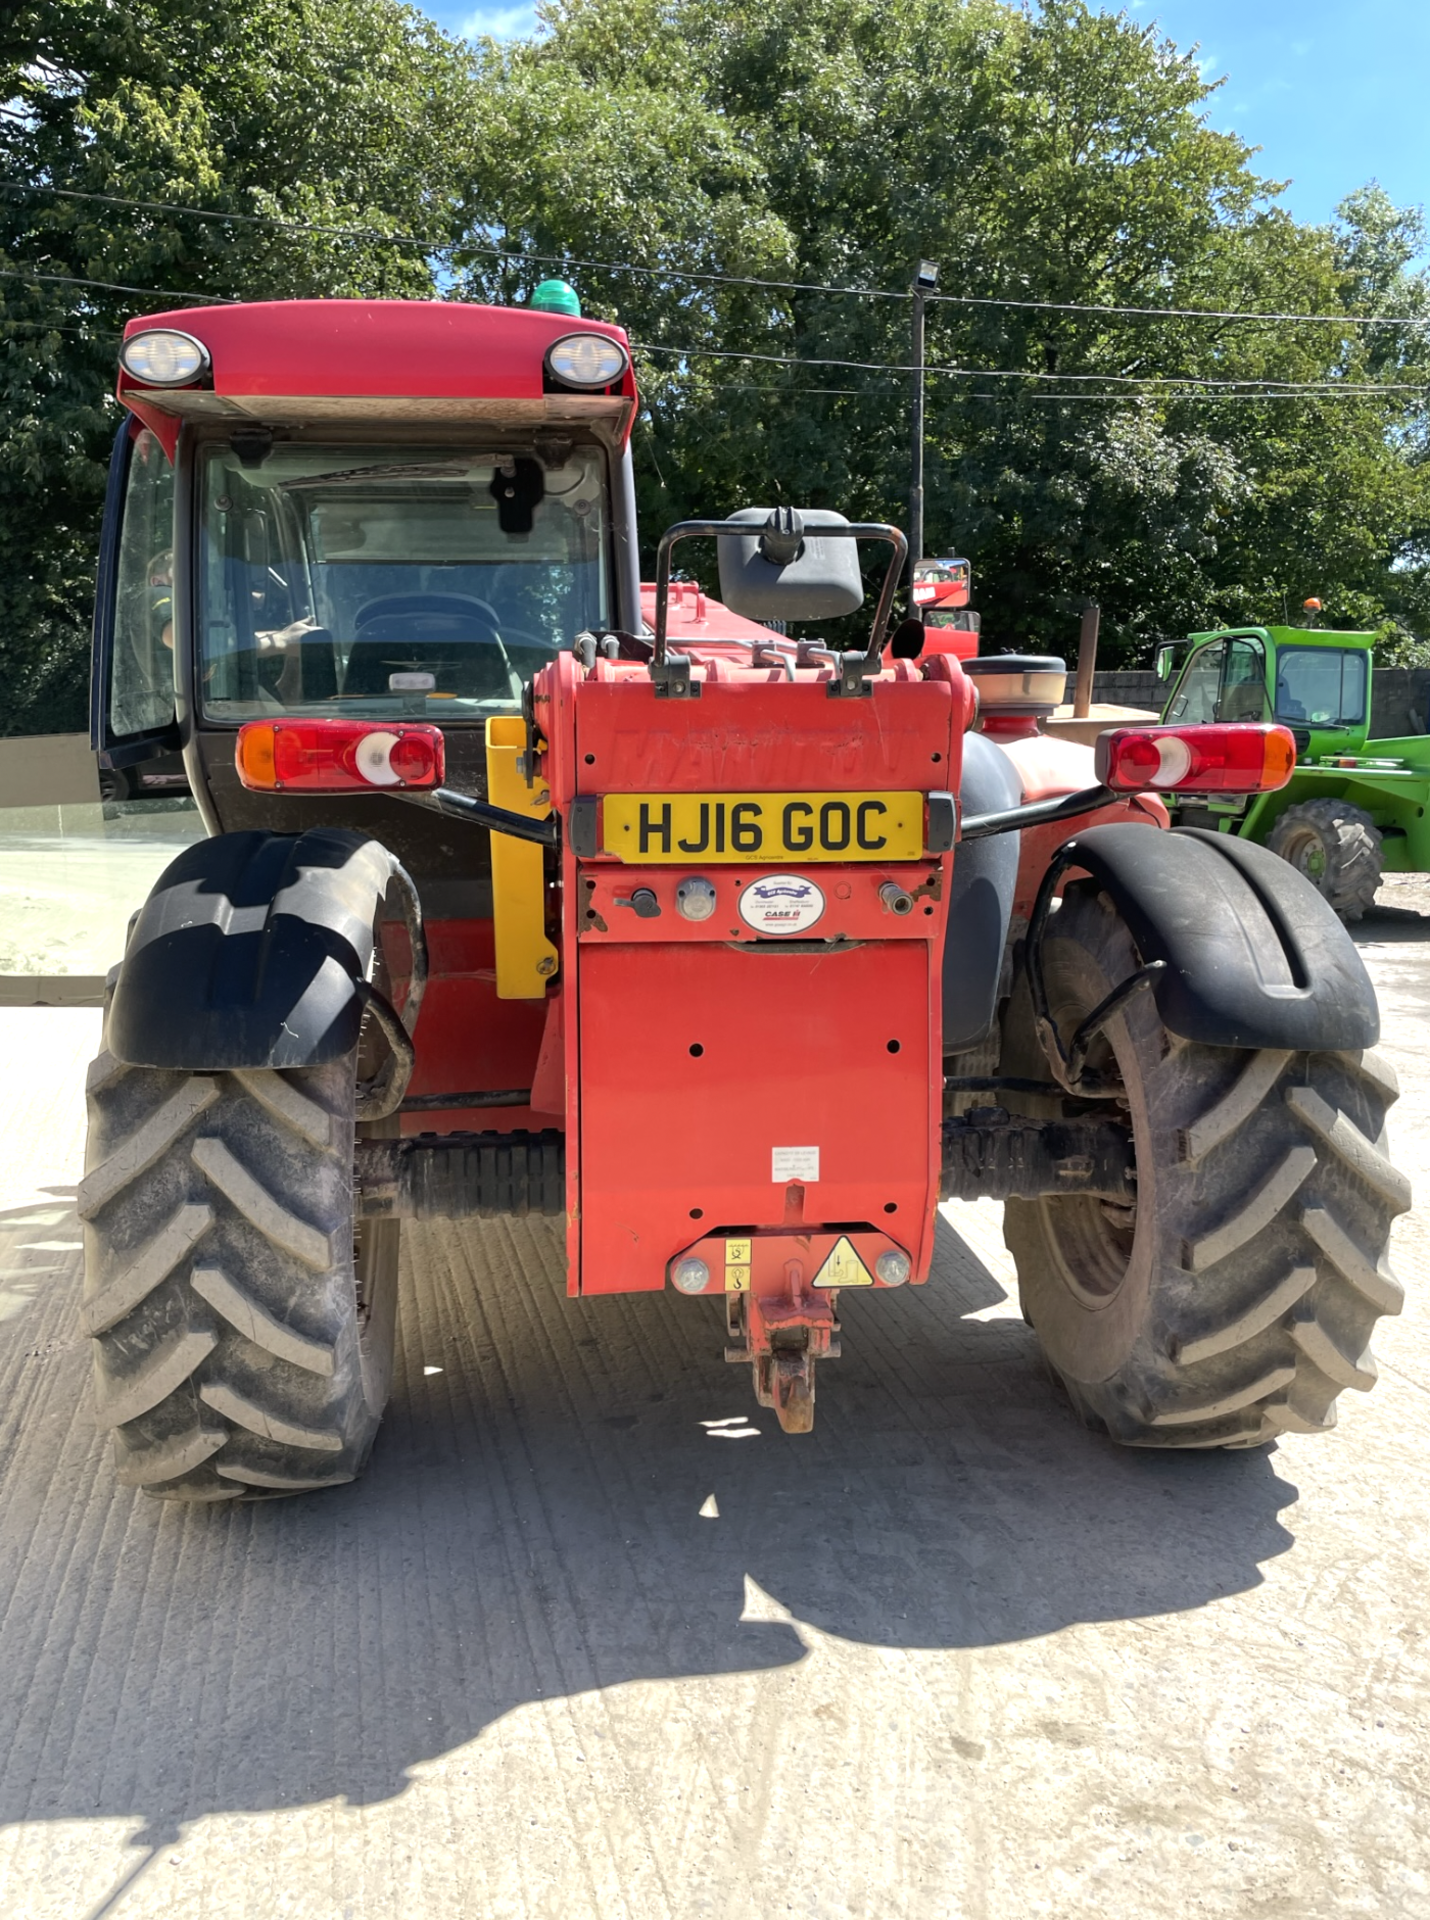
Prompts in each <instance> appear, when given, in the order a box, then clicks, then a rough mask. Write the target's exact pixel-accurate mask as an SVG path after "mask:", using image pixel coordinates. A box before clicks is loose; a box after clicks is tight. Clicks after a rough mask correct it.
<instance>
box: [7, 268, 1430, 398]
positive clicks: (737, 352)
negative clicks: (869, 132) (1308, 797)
mask: <svg viewBox="0 0 1430 1920" xmlns="http://www.w3.org/2000/svg"><path fill="white" fill-rule="evenodd" d="M0 279H7V280H23V281H27V282H43V283H46V284H51V285H56V286H72V287H86V288H91V289H98V290H100V291H103V292H108V293H133V294H143V295H146V296H149V297H152V298H154V299H159V300H188V301H197V302H200V303H202V304H203V305H206V306H226V305H232V304H234V299H233V297H232V296H230V295H224V294H207V293H183V292H178V291H175V290H174V289H172V288H162V287H135V286H128V285H126V284H124V283H123V282H120V281H114V280H90V279H86V278H83V277H81V276H80V275H77V274H62V273H39V272H34V271H31V270H27V269H22V268H17V267H0ZM631 346H632V348H633V349H634V350H635V351H636V352H638V353H659V354H671V355H674V356H675V357H676V358H677V359H682V360H753V361H757V362H759V363H760V364H762V365H766V366H779V367H838V368H841V369H844V370H847V371H849V372H856V373H913V372H914V371H915V369H914V367H913V366H911V365H908V364H905V363H901V362H890V361H880V360H841V359H825V358H815V357H810V356H805V355H796V354H777V353H756V352H751V351H747V350H745V349H742V348H736V347H665V346H659V345H656V344H655V343H654V342H651V341H641V340H633V341H632V342H631ZM924 371H925V372H926V373H929V374H944V375H948V376H950V377H951V378H955V379H966V380H1035V381H1038V382H1047V381H1057V382H1059V383H1063V384H1080V385H1090V384H1092V383H1094V382H1100V383H1101V384H1102V385H1104V386H1113V385H1115V386H1125V387H1135V388H1138V389H1140V390H1146V389H1160V390H1169V389H1173V388H1180V387H1185V388H1190V389H1192V390H1193V391H1198V392H1203V391H1205V392H1211V391H1222V392H1226V393H1233V392H1238V391H1242V390H1246V389H1251V390H1253V392H1254V394H1255V395H1257V396H1261V395H1267V396H1274V395H1276V394H1280V393H1326V394H1338V395H1343V394H1356V395H1375V394H1394V393H1410V394H1423V393H1425V392H1426V391H1427V388H1426V385H1425V383H1423V382H1410V381H1403V382H1396V381H1372V382H1360V383H1355V384H1353V383H1350V382H1347V381H1339V380H1336V381H1306V380H1271V379H1268V378H1265V377H1262V378H1257V379H1249V380H1214V379H1210V378H1208V377H1205V376H1203V375H1198V374H1120V373H1046V372H1039V371H1037V370H1035V369H1031V368H1019V367H956V366H937V365H931V366H927V367H926V368H925V369H924Z"/></svg>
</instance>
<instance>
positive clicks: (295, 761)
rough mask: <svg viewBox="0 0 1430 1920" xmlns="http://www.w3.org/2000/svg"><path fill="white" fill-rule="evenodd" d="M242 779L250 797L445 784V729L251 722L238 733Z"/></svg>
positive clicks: (349, 722)
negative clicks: (252, 795) (443, 780)
mask: <svg viewBox="0 0 1430 1920" xmlns="http://www.w3.org/2000/svg"><path fill="white" fill-rule="evenodd" d="M233 758H234V765H235V766H236V767H237V768H238V777H239V779H240V781H241V782H242V783H243V785H244V786H245V787H247V788H248V789H249V791H250V792H251V793H352V792H362V791H368V792H371V791H372V789H373V788H378V789H379V790H380V789H382V788H383V787H389V788H390V787H440V786H441V784H442V779H443V775H444V774H445V772H446V752H445V743H444V742H443V739H442V731H441V729H440V727H427V726H404V725H401V724H400V723H397V722H393V723H391V724H389V725H386V726H367V725H364V724H363V723H362V722H361V721H356V720H251V721H249V723H248V725H247V726H243V727H240V728H239V730H238V743H237V745H236V747H235V748H234V755H233Z"/></svg>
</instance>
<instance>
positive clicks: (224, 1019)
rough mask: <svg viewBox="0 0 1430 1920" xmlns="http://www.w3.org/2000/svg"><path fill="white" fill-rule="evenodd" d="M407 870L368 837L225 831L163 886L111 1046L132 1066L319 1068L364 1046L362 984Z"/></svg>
mask: <svg viewBox="0 0 1430 1920" xmlns="http://www.w3.org/2000/svg"><path fill="white" fill-rule="evenodd" d="M401 871H402V870H401V868H400V867H399V866H398V863H397V861H396V860H395V859H394V857H393V856H392V854H390V853H389V852H388V851H387V849H386V848H385V847H384V846H382V845H380V844H379V842H378V841H376V840H370V839H368V838H367V836H366V835H364V834H359V833H350V832H346V831H344V830H342V829H340V828H335V827H315V828H311V829H310V830H309V831H308V832H306V833H299V834H291V833H288V834H282V833H263V832H244V833H224V834H219V835H218V836H216V837H215V838H214V839H211V840H201V841H199V842H198V843H197V844H196V845H195V846H192V847H186V848H185V850H184V851H183V852H182V853H181V854H180V855H179V857H178V859H177V860H174V861H172V862H171V863H170V865H169V866H168V867H166V868H165V870H164V872H163V873H162V874H161V875H160V877H159V879H158V881H157V882H156V883H155V886H154V889H153V891H152V892H151V894H150V895H149V898H148V900H147V901H146V902H145V903H144V906H143V907H142V908H141V909H140V912H139V915H138V918H137V919H136V921H135V923H134V930H133V933H132V934H131V936H130V939H129V944H128V947H127V948H126V950H125V955H124V959H123V962H122V963H121V965H120V968H119V975H118V979H117V981H116V983H115V987H114V998H113V1001H112V1003H111V1006H110V1010H109V1023H108V1028H107V1033H108V1048H109V1051H110V1052H111V1053H112V1054H113V1055H114V1056H115V1058H116V1059H118V1060H120V1061H122V1062H123V1063H124V1064H125V1065H126V1066H131V1067H161V1068H168V1069H172V1070H175V1071H180V1072H187V1073H193V1072H205V1071H212V1072H222V1071H226V1070H233V1069H235V1068H243V1067H276V1068H292V1067H313V1066H321V1065H323V1064H324V1063H325V1062H327V1061H329V1060H336V1059H338V1058H340V1057H341V1056H342V1055H343V1054H345V1053H347V1052H348V1051H349V1050H350V1049H351V1048H352V1047H353V1046H355V1045H356V1043H357V1037H358V1028H359V1026H360V1024H361V1020H362V1003H361V1002H360V1000H359V999H358V996H357V993H356V990H355V986H354V983H355V982H356V981H358V980H361V979H364V978H365V977H366V976H367V973H368V969H369V967H370V966H371V962H372V949H373V926H374V922H375V920H376V918H377V912H378V907H379V904H380V903H381V901H382V900H383V897H384V895H385V894H386V892H387V889H388V886H389V884H390V882H391V881H392V879H393V877H394V875H395V874H400V873H401Z"/></svg>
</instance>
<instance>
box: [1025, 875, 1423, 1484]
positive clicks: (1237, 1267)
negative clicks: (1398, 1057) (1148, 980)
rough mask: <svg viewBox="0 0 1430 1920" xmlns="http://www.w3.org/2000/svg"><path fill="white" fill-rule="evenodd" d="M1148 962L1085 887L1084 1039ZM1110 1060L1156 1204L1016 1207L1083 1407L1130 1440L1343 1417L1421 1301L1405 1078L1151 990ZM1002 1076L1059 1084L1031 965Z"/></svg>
mask: <svg viewBox="0 0 1430 1920" xmlns="http://www.w3.org/2000/svg"><path fill="white" fill-rule="evenodd" d="M1139 965H1140V961H1139V957H1138V955H1137V952H1136V949H1135V948H1134V946H1133V943H1132V938H1131V935H1130V933H1129V932H1128V929H1127V926H1126V924H1125V923H1124V922H1123V920H1122V919H1121V917H1120V915H1119V914H1118V912H1117V910H1116V908H1115V907H1114V906H1113V905H1112V903H1111V901H1110V900H1109V899H1108V897H1107V896H1106V895H1105V894H1103V893H1101V892H1100V891H1099V890H1097V889H1096V887H1095V886H1094V885H1093V883H1092V882H1089V881H1083V882H1080V883H1076V884H1074V885H1072V886H1070V887H1069V888H1068V890H1067V894H1066V897H1065V899H1064V902H1063V905H1062V907H1061V908H1060V910H1058V911H1057V912H1056V913H1055V914H1054V916H1053V918H1052V919H1051V920H1050V922H1049V924H1048V931H1047V936H1046V938H1045V940H1044V942H1043V971H1044V978H1045V980H1046V983H1047V988H1048V996H1049V1010H1050V1012H1051V1014H1052V1017H1053V1018H1054V1020H1055V1021H1056V1022H1057V1025H1058V1029H1059V1031H1060V1033H1061V1034H1062V1036H1063V1040H1064V1044H1065V1045H1067V1044H1068V1043H1069V1042H1070V1041H1071V1038H1072V1035H1073V1033H1074V1031H1075V1030H1076V1028H1077V1026H1078V1024H1079V1022H1080V1021H1081V1020H1082V1019H1084V1018H1085V1017H1086V1015H1087V1014H1088V1013H1089V1012H1090V1011H1091V1010H1092V1009H1093V1008H1094V1007H1096V1006H1097V1005H1098V1004H1099V1002H1100V1001H1102V1000H1103V999H1104V997H1105V996H1106V995H1107V994H1108V993H1110V992H1111V991H1112V989H1113V988H1114V987H1116V986H1117V985H1118V984H1119V983H1120V982H1122V981H1124V980H1126V979H1128V978H1129V977H1130V976H1131V975H1132V973H1134V972H1135V971H1136V969H1137V968H1138V966H1139ZM1088 1065H1089V1067H1090V1068H1091V1069H1092V1070H1093V1071H1095V1072H1100V1073H1102V1074H1104V1075H1109V1076H1111V1077H1112V1079H1113V1081H1114V1083H1115V1082H1116V1081H1118V1080H1120V1082H1121V1085H1122V1088H1123V1096H1122V1098H1121V1100H1120V1101H1119V1102H1118V1103H1116V1104H1114V1105H1113V1106H1112V1111H1114V1112H1120V1113H1122V1114H1124V1115H1125V1116H1126V1118H1127V1120H1128V1121H1129V1123H1130V1125H1131V1128H1132V1133H1133V1143H1134V1148H1135V1153H1136V1169H1137V1200H1136V1204H1135V1205H1133V1206H1130V1207H1128V1206H1121V1205H1114V1204H1113V1203H1111V1202H1109V1201H1104V1200H1099V1199H1097V1198H1095V1197H1092V1196H1087V1195H1075V1194H1069V1195H1066V1196H1063V1197H1056V1196H1054V1197H1051V1198H1046V1199H1039V1200H1010V1201H1008V1202H1007V1203H1006V1208H1005V1213H1004V1235H1005V1238H1006V1240H1007V1243H1008V1247H1009V1249H1010V1251H1011V1252H1012V1255H1013V1258H1014V1261H1015V1262H1016V1265H1017V1270H1018V1285H1019V1291H1020V1294H1021V1296H1022V1302H1023V1310H1024V1313H1025V1315H1026V1317H1027V1318H1028V1320H1029V1321H1030V1322H1031V1324H1032V1326H1033V1329H1034V1331H1035V1332H1036V1334H1037V1336H1038V1339H1039V1341H1040V1343H1041V1345H1042V1347H1043V1351H1044V1353H1045V1355H1046V1357H1047V1359H1048V1361H1049V1362H1050V1364H1051V1366H1052V1369H1053V1371H1054V1373H1055V1374H1056V1375H1057V1376H1058V1377H1059V1379H1060V1380H1061V1381H1062V1383H1063V1385H1064V1386H1065V1387H1066V1389H1067V1392H1068V1394H1069V1397H1070V1398H1071V1400H1072V1402H1073V1405H1074V1407H1075V1408H1076V1409H1077V1410H1078V1412H1079V1413H1080V1414H1081V1415H1082V1417H1083V1419H1084V1420H1085V1421H1086V1422H1087V1424H1088V1425H1090V1426H1093V1427H1096V1428H1101V1429H1105V1430H1106V1431H1107V1432H1108V1433H1109V1434H1110V1435H1111V1436H1112V1438H1113V1439H1115V1440H1118V1441H1121V1442H1123V1443H1124V1444H1125V1445H1130V1446H1145V1447H1248V1446H1255V1445H1257V1444H1258V1443H1260V1442H1263V1441H1267V1440H1271V1439H1274V1438H1275V1436H1276V1435H1278V1434H1280V1433H1311V1432H1316V1431H1320V1430H1322V1429H1324V1428H1327V1427H1331V1426H1333V1425H1334V1424H1335V1418H1336V1407H1335V1403H1336V1397H1337V1395H1338V1394H1339V1393H1340V1391H1341V1389H1342V1388H1343V1387H1359V1388H1361V1389H1362V1390H1364V1389H1366V1388H1368V1387H1369V1386H1371V1384H1372V1383H1373V1381H1374V1380H1375V1362H1374V1360H1373V1358H1372V1357H1371V1353H1370V1350H1369V1346H1368V1340H1369V1336H1370V1331H1371V1328H1372V1326H1373V1324H1374V1322H1375V1321H1376V1319H1377V1318H1378V1317H1379V1315H1381V1314H1383V1313H1399V1311H1400V1308H1401V1305H1402V1302H1403V1299H1404V1295H1403V1292H1402V1290H1401V1287H1400V1285H1399V1283H1398V1282H1397V1281H1396V1280H1395V1279H1394V1277H1393V1276H1392V1274H1391V1273H1390V1271H1389V1269H1388V1267H1387V1264H1386V1249H1387V1245H1388V1242H1389V1238H1390V1226H1391V1222H1392V1220H1393V1219H1394V1218H1395V1216H1396V1214H1398V1213H1403V1212H1404V1211H1405V1209H1406V1208H1407V1207H1408V1206H1409V1204H1410V1192H1409V1187H1408V1183H1407V1182H1406V1180H1405V1178H1404V1176H1403V1175H1402V1174H1400V1173H1399V1172H1397V1170H1396V1169H1395V1167H1393V1166H1392V1165H1391V1163H1390V1161H1389V1159H1388V1158H1387V1157H1386V1145H1385V1131H1384V1119H1385V1112H1386V1109H1387V1107H1388V1106H1389V1105H1390V1103H1391V1102H1392V1101H1393V1100H1394V1099H1395V1097H1396V1093H1397V1091H1398V1089H1397V1086H1396V1081H1395V1075H1394V1072H1393V1070H1392V1069H1391V1068H1390V1067H1389V1065H1388V1064H1386V1063H1385V1062H1384V1061H1383V1060H1381V1059H1380V1057H1379V1056H1378V1055H1376V1054H1374V1053H1371V1052H1366V1053H1283V1052H1272V1051H1262V1052H1250V1053H1248V1052H1242V1051H1238V1050H1236V1049H1233V1048H1229V1047H1210V1046H1203V1045H1200V1044H1197V1043H1194V1042H1191V1041H1186V1040H1181V1039H1178V1038H1176V1037H1175V1036H1174V1035H1173V1034H1171V1033H1169V1032H1168V1031H1167V1029H1166V1027H1165V1026H1164V1025H1163V1024H1162V1020H1161V1016H1160V1015H1159V1013H1158V1011H1157V1005H1156V1000H1155V997H1154V996H1153V994H1152V993H1151V992H1143V993H1141V994H1139V995H1136V996H1135V997H1134V998H1133V999H1132V1000H1131V1002H1130V1003H1128V1005H1127V1006H1126V1008H1125V1010H1124V1011H1123V1012H1122V1013H1121V1014H1119V1015H1118V1016H1117V1017H1116V1018H1115V1019H1113V1020H1112V1021H1110V1022H1109V1023H1108V1025H1107V1027H1106V1028H1105V1030H1104V1032H1103V1034H1102V1035H1101V1036H1100V1037H1099V1038H1098V1039H1097V1040H1096V1041H1094V1043H1093V1047H1092V1051H1091V1054H1090V1056H1089V1060H1088ZM1002 1071H1004V1072H1006V1073H1010V1074H1017V1075H1019V1076H1022V1077H1030V1076H1031V1077H1039V1076H1041V1077H1043V1078H1046V1077H1047V1062H1046V1060H1045V1059H1044V1057H1043V1053H1042V1049H1041V1046H1040V1044H1039V1042H1038V1038H1037V1035H1036V1031H1035V1029H1034V1026H1033V1021H1032V1013H1031V1002H1030V996H1029V992H1028V986H1027V980H1026V977H1023V978H1021V979H1020V981H1019V984H1018V987H1017V989H1016V991H1015V994H1014V996H1013V1000H1012V1002H1011V1004H1010V1007H1009V1015H1008V1034H1007V1043H1006V1045H1005V1050H1004V1056H1003V1066H1002ZM1010 1104H1013V1103H1012V1102H1011V1101H1010ZM1016 1104H1019V1105H1021V1106H1023V1107H1025V1108H1026V1109H1028V1110H1041V1111H1042V1112H1043V1113H1050V1112H1055V1111H1058V1110H1060V1104H1061V1103H1060V1102H1059V1103H1056V1104H1055V1103H1054V1102H1052V1101H1051V1100H1048V1099H1045V1098H1044V1097H1043V1096H1031V1097H1029V1098H1026V1099H1024V1100H1021V1101H1019V1102H1017V1103H1016ZM1108 1105H1109V1103H1106V1102H1099V1103H1097V1107H1098V1108H1099V1109H1100V1110H1101V1111H1104V1112H1106V1111H1107V1110H1108Z"/></svg>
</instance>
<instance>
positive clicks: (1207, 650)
mask: <svg viewBox="0 0 1430 1920" xmlns="http://www.w3.org/2000/svg"><path fill="white" fill-rule="evenodd" d="M1225 652H1226V642H1225V641H1224V640H1214V641H1213V642H1212V643H1211V645H1210V646H1207V647H1202V648H1201V649H1200V650H1199V651H1198V652H1196V653H1194V654H1193V655H1192V657H1191V659H1190V660H1189V661H1188V662H1187V666H1186V671H1185V672H1184V673H1183V675H1182V684H1181V685H1180V686H1179V687H1178V688H1177V691H1176V692H1175V693H1174V694H1173V696H1172V700H1171V704H1170V705H1169V706H1168V708H1167V721H1168V724H1169V725H1176V726H1183V727H1199V726H1203V725H1205V724H1206V723H1207V722H1208V721H1211V720H1215V719H1216V703H1217V694H1218V692H1219V690H1220V688H1221V665H1222V656H1223V654H1224V653H1225Z"/></svg>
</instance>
